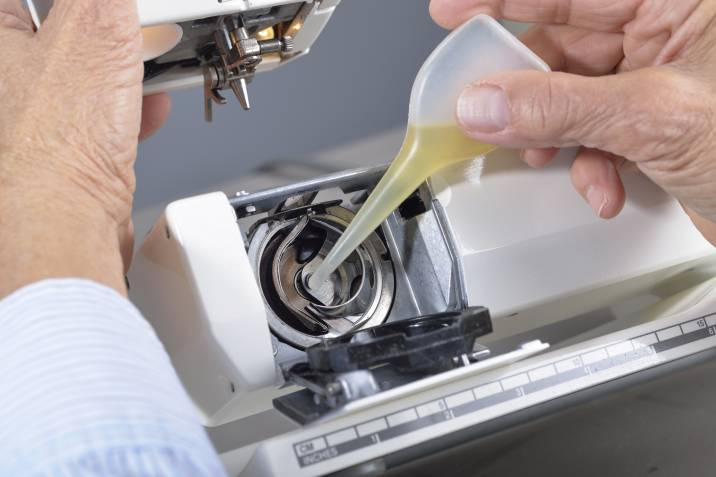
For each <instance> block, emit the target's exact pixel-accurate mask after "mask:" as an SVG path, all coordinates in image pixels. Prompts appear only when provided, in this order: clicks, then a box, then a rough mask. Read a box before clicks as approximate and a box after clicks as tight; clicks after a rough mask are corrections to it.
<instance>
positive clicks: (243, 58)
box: [204, 15, 294, 122]
mask: <svg viewBox="0 0 716 477" xmlns="http://www.w3.org/2000/svg"><path fill="white" fill-rule="evenodd" d="M214 41H215V43H216V48H217V51H218V53H219V58H218V60H216V61H214V62H211V63H209V64H207V65H205V66H204V110H205V113H204V116H205V118H206V120H207V121H208V122H211V120H212V118H213V113H212V107H213V104H212V103H216V104H226V99H225V98H224V97H223V96H221V94H220V91H222V90H225V89H231V90H232V91H233V92H234V95H235V96H236V98H237V99H238V100H239V104H241V107H242V108H244V109H245V110H247V111H248V110H249V109H251V102H250V100H249V93H248V84H249V83H250V82H251V80H252V79H253V77H254V74H255V73H256V67H257V66H258V65H259V63H261V61H263V58H264V56H265V55H269V54H275V53H289V52H291V51H292V50H293V47H294V43H293V38H292V37H283V38H270V39H266V40H259V39H258V38H255V37H252V36H251V35H250V34H249V30H248V29H247V28H246V27H245V26H244V25H243V20H242V18H241V17H240V16H233V15H229V16H223V17H219V19H218V21H217V29H216V31H215V32H214Z"/></svg>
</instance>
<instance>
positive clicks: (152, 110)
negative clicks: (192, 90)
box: [139, 93, 172, 141]
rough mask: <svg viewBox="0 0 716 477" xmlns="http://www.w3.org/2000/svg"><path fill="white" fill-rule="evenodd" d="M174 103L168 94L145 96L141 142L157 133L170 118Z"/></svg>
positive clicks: (140, 133)
mask: <svg viewBox="0 0 716 477" xmlns="http://www.w3.org/2000/svg"><path fill="white" fill-rule="evenodd" d="M171 110H172V101H171V98H170V97H169V95H168V94H164V93H161V94H153V95H151V96H145V97H144V101H143V103H142V126H141V128H140V130H139V140H140V141H144V140H145V139H147V138H149V137H151V136H152V135H153V134H154V133H155V132H157V131H158V130H159V129H160V128H161V127H162V126H163V125H164V123H165V122H166V121H167V119H168V118H169V114H170V113H171Z"/></svg>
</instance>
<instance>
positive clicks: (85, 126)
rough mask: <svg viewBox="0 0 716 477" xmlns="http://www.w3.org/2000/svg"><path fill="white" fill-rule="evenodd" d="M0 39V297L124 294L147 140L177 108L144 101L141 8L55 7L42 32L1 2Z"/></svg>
mask: <svg viewBox="0 0 716 477" xmlns="http://www.w3.org/2000/svg"><path fill="white" fill-rule="evenodd" d="M0 41H2V48H3V54H2V55H1V56H0V75H1V77H2V79H1V81H0V103H1V104H2V108H0V269H2V270H3V273H2V274H0V275H2V278H0V296H2V295H3V294H6V293H7V292H9V291H12V290H13V289H16V288H18V287H19V286H22V285H24V284H26V283H29V282H31V281H34V280H37V279H41V278H46V277H53V276H55V277H62V276H79V277H84V278H90V279H95V280H97V281H100V282H103V283H106V284H108V285H110V286H113V287H114V288H116V289H118V290H120V291H122V290H123V289H124V282H123V277H122V275H123V261H122V257H121V255H120V247H121V248H122V249H123V251H124V252H125V259H128V257H129V254H130V253H131V247H132V226H131V208H132V197H133V193H134V188H135V176H134V170H133V167H134V161H135V158H136V151H137V142H138V140H139V139H140V138H143V137H146V136H148V135H149V134H151V133H152V132H154V131H155V130H156V129H158V128H159V126H160V125H161V124H162V123H163V122H164V120H165V119H166V117H167V115H168V113H169V109H170V102H169V98H168V97H167V96H166V95H159V96H154V97H148V98H145V99H144V102H143V101H142V76H143V66H142V37H141V30H140V26H139V20H138V15H137V10H136V0H106V1H103V2H98V1H96V0H55V2H54V6H53V8H52V10H51V11H50V14H49V16H48V18H47V19H46V21H45V22H44V23H43V25H42V26H41V28H40V29H39V31H38V32H34V31H33V28H32V23H31V20H30V17H29V15H28V13H27V12H26V11H25V9H24V8H23V6H22V0H0ZM140 124H141V128H140ZM128 252H129V253H128Z"/></svg>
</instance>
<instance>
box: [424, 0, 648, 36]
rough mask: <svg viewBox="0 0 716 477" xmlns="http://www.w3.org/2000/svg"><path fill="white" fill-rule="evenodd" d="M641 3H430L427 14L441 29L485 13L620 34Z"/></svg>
mask: <svg viewBox="0 0 716 477" xmlns="http://www.w3.org/2000/svg"><path fill="white" fill-rule="evenodd" d="M641 3H643V0H618V1H610V2H605V1H604V0H432V1H431V2H430V14H431V15H432V17H433V19H434V20H435V21H436V22H437V23H438V24H439V25H441V26H443V27H445V28H455V27H457V26H459V25H460V24H462V23H463V22H465V21H467V20H469V19H470V18H472V17H473V16H475V15H477V14H480V13H485V14H487V15H490V16H492V17H495V18H502V19H505V20H514V21H518V22H532V23H551V24H557V25H561V24H569V25H572V26H576V27H580V28H587V29H590V30H595V31H609V32H617V31H622V27H623V25H625V24H626V23H628V22H629V21H630V20H632V19H633V18H634V17H635V16H636V12H637V9H638V8H639V6H640V5H641Z"/></svg>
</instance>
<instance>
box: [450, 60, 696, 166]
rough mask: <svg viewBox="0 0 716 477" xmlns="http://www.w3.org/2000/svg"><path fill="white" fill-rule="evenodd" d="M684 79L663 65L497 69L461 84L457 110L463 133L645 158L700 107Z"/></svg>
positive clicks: (686, 130)
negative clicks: (606, 69) (583, 70)
mask: <svg viewBox="0 0 716 477" xmlns="http://www.w3.org/2000/svg"><path fill="white" fill-rule="evenodd" d="M689 82H690V80H688V79H686V78H685V77H682V76H681V75H679V74H678V73H677V72H676V71H674V70H670V69H668V68H667V67H659V68H646V69H642V70H637V71H633V72H629V73H623V74H619V75H610V76H603V77H584V76H578V75H573V74H567V73H543V72H536V71H519V72H509V73H502V74H499V75H494V76H491V77H488V78H486V79H484V80H482V81H480V82H479V83H476V84H473V85H471V86H468V87H467V88H466V89H465V90H464V91H463V93H462V95H461V96H460V98H459V100H458V105H457V117H458V121H459V123H460V125H461V127H462V128H463V129H464V130H465V131H466V132H467V133H468V134H469V135H470V136H472V137H474V138H475V139H477V140H480V141H483V142H486V143H488V144H495V145H499V146H506V147H515V148H516V147H521V148H524V147H528V148H535V147H537V148H544V147H567V146H576V145H582V146H586V147H589V148H594V149H600V150H603V151H607V152H610V153H612V154H615V155H618V156H624V157H627V158H629V159H631V160H634V161H640V160H649V159H655V158H657V157H663V156H664V155H667V154H668V153H669V152H670V151H667V150H666V149H667V148H673V147H676V144H677V143H682V142H683V141H684V138H685V137H686V136H689V135H691V134H693V129H694V128H693V126H694V117H695V116H694V114H693V113H694V112H695V111H699V110H700V109H702V106H701V105H700V104H698V101H696V100H697V99H698V98H695V97H694V96H696V95H695V94H694V95H691V94H689V91H691V90H693V88H692V87H691V85H690V84H689ZM701 102H703V101H702V100H701ZM694 108H698V109H694ZM679 112H688V113H687V114H679Z"/></svg>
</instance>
